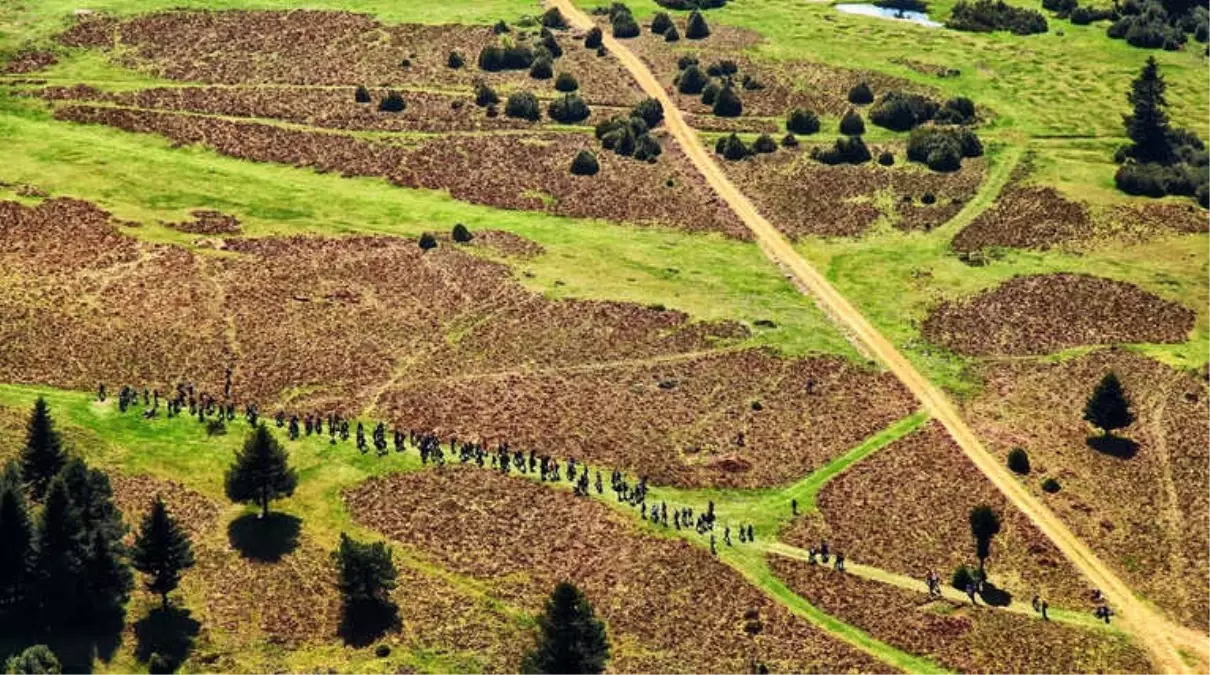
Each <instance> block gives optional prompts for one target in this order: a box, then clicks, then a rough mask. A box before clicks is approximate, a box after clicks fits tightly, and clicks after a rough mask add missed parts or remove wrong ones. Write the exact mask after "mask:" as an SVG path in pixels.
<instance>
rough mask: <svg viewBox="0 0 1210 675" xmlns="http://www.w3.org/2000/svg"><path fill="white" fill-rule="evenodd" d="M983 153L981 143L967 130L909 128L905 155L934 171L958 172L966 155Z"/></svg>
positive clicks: (932, 127) (931, 127) (959, 128)
mask: <svg viewBox="0 0 1210 675" xmlns="http://www.w3.org/2000/svg"><path fill="white" fill-rule="evenodd" d="M982 155H983V143H982V142H981V141H980V140H979V137H978V136H976V135H975V133H974V132H973V131H971V130H970V129H964V128H962V127H956V128H955V127H938V126H926V127H917V128H916V129H912V134H911V136H909V137H908V143H907V158H908V160H909V161H912V162H920V163H921V164H925V165H927V166H928V168H930V169H932V170H933V171H957V170H958V169H960V168H962V160H963V159H964V158H966V157H979V156H982Z"/></svg>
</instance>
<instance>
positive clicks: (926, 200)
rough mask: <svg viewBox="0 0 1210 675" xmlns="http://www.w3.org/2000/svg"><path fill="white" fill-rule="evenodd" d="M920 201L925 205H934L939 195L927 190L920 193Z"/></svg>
mask: <svg viewBox="0 0 1210 675" xmlns="http://www.w3.org/2000/svg"><path fill="white" fill-rule="evenodd" d="M920 203H921V204H924V205H925V206H932V205H933V204H936V203H937V195H935V194H933V193H931V192H925V193H924V194H922V195H920Z"/></svg>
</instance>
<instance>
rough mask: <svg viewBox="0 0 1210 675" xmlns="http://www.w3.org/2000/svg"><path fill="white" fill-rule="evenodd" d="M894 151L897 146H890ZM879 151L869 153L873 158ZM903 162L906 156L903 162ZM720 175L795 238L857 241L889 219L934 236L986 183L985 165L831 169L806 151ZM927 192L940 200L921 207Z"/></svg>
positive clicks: (760, 159)
mask: <svg viewBox="0 0 1210 675" xmlns="http://www.w3.org/2000/svg"><path fill="white" fill-rule="evenodd" d="M887 149H890V150H892V151H894V150H896V148H894V147H888V148H887ZM880 151H881V148H874V147H872V148H871V149H870V152H871V153H872V154H874V155H875V156H877V155H878V153H879V152H880ZM898 159H899V160H900V162H902V161H903V156H902V154H900V155H899V157H898ZM723 168H724V169H726V171H727V173H728V175H730V176H731V178H732V180H734V181H735V182H736V184H737V185H739V187H740V188H741V189H742V190H744V192H745V193H746V194H748V195H750V196H751V197H752V199H753V201H755V202H756V205H757V206H758V207H760V209H761V212H762V213H764V214H765V215H766V216H767V217H768V218H769V220H770V221H771V222H772V223H773V224H774V225H775V226H777V228H778V229H780V230H781V231H782V232H784V233H785V234H786V235H787V236H790V237H795V238H796V237H801V236H806V235H818V236H855V235H859V234H861V233H863V232H865V231H866V230H867V229H868V228H869V227H870V226H871V225H873V224H874V222H875V221H877V220H878V219H879V218H881V217H883V216H884V215H885V216H887V217H888V218H889V219H890V222H892V223H894V225H895V227H897V228H899V229H901V230H929V229H932V228H934V227H936V226H938V225H940V224H942V223H944V222H945V221H947V220H949V219H950V218H952V217H953V216H954V215H955V214H956V213H958V211H959V210H960V209H961V208H962V205H963V204H965V203H966V201H967V200H969V199H970V198H971V197H973V196H974V195H975V192H976V191H978V189H979V184H980V183H982V182H983V177H984V175H985V173H986V162H985V161H984V160H982V159H976V160H968V161H966V162H964V163H963V166H962V169H961V170H960V171H957V172H955V173H936V172H932V171H925V170H923V169H920V168H918V167H913V166H904V165H902V164H900V165H898V166H895V167H889V168H888V167H883V166H879V165H877V164H876V163H873V162H871V163H868V164H865V165H861V166H851V165H840V166H828V165H825V164H821V163H819V162H816V161H814V160H812V159H811V158H810V157H809V156H808V154H807V153H806V152H805V151H787V150H784V149H781V150H778V151H777V152H776V153H774V154H772V155H758V156H756V157H754V158H751V159H748V160H744V161H739V162H727V161H724V162H723ZM925 193H931V194H932V195H933V196H934V197H935V198H936V203H934V204H931V205H929V204H924V203H923V201H922V200H923V198H924V195H925Z"/></svg>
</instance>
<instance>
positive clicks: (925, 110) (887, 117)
mask: <svg viewBox="0 0 1210 675" xmlns="http://www.w3.org/2000/svg"><path fill="white" fill-rule="evenodd" d="M869 118H870V122H873V123H874V124H877V125H878V126H880V127H883V128H886V129H890V130H891V131H908V130H910V129H913V128H915V127H918V126H920V125H921V124H924V123H925V122H936V123H937V124H953V125H970V124H974V123H975V122H977V121H978V115H977V113H976V111H975V103H974V101H971V100H970V99H969V98H965V97H962V96H959V97H957V98H951V99H949V100H948V101H946V102H945V103H944V104H940V103H937V102H936V101H934V100H932V99H930V98H928V97H927V96H922V95H920V94H908V93H904V92H900V91H888V92H886V93H885V94H883V95H882V97H881V98H879V99H878V102H877V103H876V104H874V105H873V106H872V107H871V108H870V111H869Z"/></svg>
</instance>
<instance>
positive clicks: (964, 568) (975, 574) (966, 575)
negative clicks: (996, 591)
mask: <svg viewBox="0 0 1210 675" xmlns="http://www.w3.org/2000/svg"><path fill="white" fill-rule="evenodd" d="M979 579H980V574H979V568H978V567H970V566H968V565H959V566H957V567H955V568H954V573H953V575H951V576H950V586H953V587H954V588H956V589H958V590H960V591H962V592H964V593H965V592H966V587H967V586H968V585H970V584H977V583H979Z"/></svg>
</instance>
